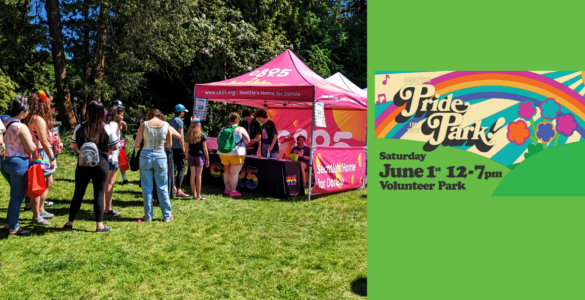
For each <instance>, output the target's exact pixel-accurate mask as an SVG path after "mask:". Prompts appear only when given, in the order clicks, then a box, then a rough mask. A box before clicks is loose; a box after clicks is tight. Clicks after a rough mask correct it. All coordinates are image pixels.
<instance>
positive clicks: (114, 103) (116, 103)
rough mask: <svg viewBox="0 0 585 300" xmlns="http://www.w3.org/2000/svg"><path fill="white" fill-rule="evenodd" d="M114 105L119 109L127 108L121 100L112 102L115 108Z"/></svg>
mask: <svg viewBox="0 0 585 300" xmlns="http://www.w3.org/2000/svg"><path fill="white" fill-rule="evenodd" d="M114 105H115V106H117V107H119V108H126V107H124V105H122V101H120V100H114V101H113V102H112V106H114Z"/></svg>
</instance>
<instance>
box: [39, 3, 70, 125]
mask: <svg viewBox="0 0 585 300" xmlns="http://www.w3.org/2000/svg"><path fill="white" fill-rule="evenodd" d="M45 9H46V11H47V20H48V23H49V34H50V36H51V52H52V54H53V68H54V70H55V81H56V86H57V103H58V104H59V115H60V117H61V122H63V125H64V126H65V127H70V126H76V125H77V120H76V119H75V114H74V113H73V109H72V108H71V101H70V100H69V98H70V95H69V89H66V88H65V82H66V80H67V65H66V61H65V50H64V48H63V35H62V33H61V13H60V12H59V0H47V3H46V5H45Z"/></svg>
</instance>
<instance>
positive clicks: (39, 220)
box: [32, 216, 51, 225]
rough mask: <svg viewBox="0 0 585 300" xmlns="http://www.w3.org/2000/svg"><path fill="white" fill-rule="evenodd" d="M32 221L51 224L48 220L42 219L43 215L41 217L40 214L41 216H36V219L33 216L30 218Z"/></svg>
mask: <svg viewBox="0 0 585 300" xmlns="http://www.w3.org/2000/svg"><path fill="white" fill-rule="evenodd" d="M32 223H33V224H35V225H51V222H49V221H47V220H45V219H43V217H42V216H41V217H38V218H36V219H35V218H33V219H32Z"/></svg>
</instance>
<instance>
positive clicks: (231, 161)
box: [218, 112, 250, 197]
mask: <svg viewBox="0 0 585 300" xmlns="http://www.w3.org/2000/svg"><path fill="white" fill-rule="evenodd" d="M239 123H240V116H239V115H238V113H237V112H233V113H231V114H230V117H229V120H228V125H227V126H225V127H223V128H222V129H221V130H220V131H219V132H220V136H221V135H222V131H224V129H226V128H231V129H232V130H233V135H234V142H235V147H234V148H233V149H232V150H231V151H230V152H228V153H219V159H220V160H221V163H222V164H223V170H224V171H223V182H224V184H225V191H224V194H226V195H230V196H232V197H238V196H241V195H242V194H241V193H239V192H238V191H236V187H237V184H238V175H239V174H240V170H241V169H242V166H243V165H244V160H245V159H246V145H247V144H249V143H250V137H249V136H248V133H247V132H246V129H244V128H243V127H240V126H238V124H239ZM219 140H220V139H219V138H218V143H220V142H219ZM220 147H221V145H220Z"/></svg>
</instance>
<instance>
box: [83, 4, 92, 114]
mask: <svg viewBox="0 0 585 300" xmlns="http://www.w3.org/2000/svg"><path fill="white" fill-rule="evenodd" d="M83 20H84V25H83V35H84V39H83V43H84V50H85V66H84V68H83V83H84V89H85V93H84V98H83V107H82V108H81V115H82V116H83V117H82V118H85V111H86V109H87V104H88V102H87V100H88V99H89V94H88V92H87V84H88V82H87V80H88V78H89V63H90V61H91V57H90V54H89V30H90V28H89V6H88V5H87V4H86V3H85V1H84V3H83Z"/></svg>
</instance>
